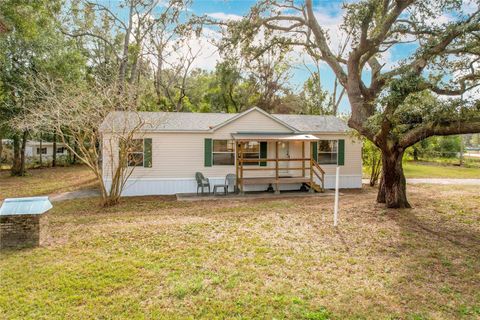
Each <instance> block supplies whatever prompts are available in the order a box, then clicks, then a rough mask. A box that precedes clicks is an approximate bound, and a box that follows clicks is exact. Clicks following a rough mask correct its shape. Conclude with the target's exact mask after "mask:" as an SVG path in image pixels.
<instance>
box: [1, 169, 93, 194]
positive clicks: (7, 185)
mask: <svg viewBox="0 0 480 320" xmlns="http://www.w3.org/2000/svg"><path fill="white" fill-rule="evenodd" d="M95 186H96V182H95V177H94V175H93V174H92V173H91V171H90V170H89V169H88V168H87V167H85V166H80V165H77V166H72V167H55V168H43V169H30V170H28V171H27V175H26V176H25V177H12V176H10V171H8V170H6V171H0V200H3V199H5V198H9V197H26V196H37V195H48V194H53V193H60V192H65V191H72V190H77V189H82V188H92V187H95Z"/></svg>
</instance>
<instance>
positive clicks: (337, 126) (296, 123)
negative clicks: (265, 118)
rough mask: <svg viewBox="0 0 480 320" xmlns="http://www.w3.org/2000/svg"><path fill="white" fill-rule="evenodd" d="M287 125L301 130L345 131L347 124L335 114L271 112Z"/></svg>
mask: <svg viewBox="0 0 480 320" xmlns="http://www.w3.org/2000/svg"><path fill="white" fill-rule="evenodd" d="M272 116H274V117H276V118H278V119H280V120H282V121H283V122H285V123H288V125H290V126H292V127H294V128H296V129H297V130H298V131H302V132H345V131H347V130H348V126H347V124H346V123H345V121H343V120H342V119H339V118H337V117H335V116H314V115H303V114H272Z"/></svg>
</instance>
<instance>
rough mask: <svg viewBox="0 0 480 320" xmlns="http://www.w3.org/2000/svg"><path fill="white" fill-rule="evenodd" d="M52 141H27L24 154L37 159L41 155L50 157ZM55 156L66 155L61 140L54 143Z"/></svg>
mask: <svg viewBox="0 0 480 320" xmlns="http://www.w3.org/2000/svg"><path fill="white" fill-rule="evenodd" d="M53 152H54V150H53V142H48V141H42V142H40V141H30V140H29V141H27V144H26V146H25V156H27V157H32V158H36V159H39V158H40V155H42V158H43V159H52V157H53ZM55 153H56V156H57V157H60V156H67V154H68V150H67V147H66V146H65V145H64V144H63V143H62V142H57V143H56V150H55Z"/></svg>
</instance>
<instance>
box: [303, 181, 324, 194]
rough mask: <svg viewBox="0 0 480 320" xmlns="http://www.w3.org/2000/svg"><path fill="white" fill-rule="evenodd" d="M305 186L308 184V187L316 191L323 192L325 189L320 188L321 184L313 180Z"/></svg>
mask: <svg viewBox="0 0 480 320" xmlns="http://www.w3.org/2000/svg"><path fill="white" fill-rule="evenodd" d="M307 186H309V187H310V188H312V189H313V190H315V191H316V192H324V191H325V190H323V189H322V187H321V186H319V185H318V184H316V183H315V182H313V183H310V182H307Z"/></svg>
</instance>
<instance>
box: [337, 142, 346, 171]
mask: <svg viewBox="0 0 480 320" xmlns="http://www.w3.org/2000/svg"><path fill="white" fill-rule="evenodd" d="M344 164H345V140H343V139H340V140H338V165H339V166H343V165H344Z"/></svg>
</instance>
